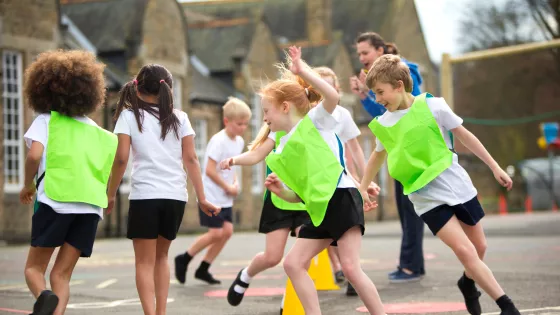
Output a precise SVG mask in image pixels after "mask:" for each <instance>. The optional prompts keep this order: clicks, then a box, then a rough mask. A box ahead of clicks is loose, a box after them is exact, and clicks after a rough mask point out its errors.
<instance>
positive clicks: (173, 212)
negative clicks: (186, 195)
mask: <svg viewBox="0 0 560 315" xmlns="http://www.w3.org/2000/svg"><path fill="white" fill-rule="evenodd" d="M186 204H187V203H186V202H184V201H180V200H172V199H137V200H136V199H135V200H130V208H129V209H128V230H127V232H126V237H127V238H129V239H135V238H141V239H156V238H158V235H161V236H162V237H164V238H166V239H168V240H170V241H171V240H174V239H175V238H176V237H177V232H178V231H179V227H180V226H181V221H182V220H183V214H184V213H185V205H186Z"/></svg>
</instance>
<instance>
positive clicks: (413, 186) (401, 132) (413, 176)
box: [369, 93, 453, 195]
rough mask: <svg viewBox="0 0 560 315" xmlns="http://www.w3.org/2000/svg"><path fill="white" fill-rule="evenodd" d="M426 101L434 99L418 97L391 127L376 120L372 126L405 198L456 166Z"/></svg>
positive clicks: (428, 95)
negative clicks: (452, 164) (402, 188)
mask: <svg viewBox="0 0 560 315" xmlns="http://www.w3.org/2000/svg"><path fill="white" fill-rule="evenodd" d="M427 97H433V96H432V95H431V94H428V93H424V94H421V95H418V96H416V98H414V103H412V106H411V107H410V110H409V111H408V113H406V114H405V115H404V116H403V117H402V118H401V119H400V120H399V121H398V122H397V123H396V124H395V125H393V126H391V127H384V126H382V125H381V124H380V123H379V121H378V120H377V117H376V118H375V119H373V120H372V121H371V123H370V124H369V128H370V129H371V131H372V132H373V133H374V135H375V136H376V137H377V138H378V139H379V141H380V142H381V143H382V144H383V146H384V147H385V150H387V166H388V169H389V174H390V175H391V177H393V178H394V179H396V180H398V181H399V182H401V184H402V185H403V187H404V194H405V195H409V194H411V193H413V192H415V191H417V190H419V189H421V188H422V187H424V186H426V185H427V184H428V183H429V182H431V181H432V180H433V179H434V178H436V177H437V176H438V175H439V174H441V173H442V172H443V171H444V170H446V169H447V168H448V167H449V166H451V163H452V162H453V153H452V152H451V151H450V150H449V148H448V147H447V144H445V140H444V139H443V136H442V134H441V131H440V129H439V127H438V124H437V122H436V119H435V118H434V115H433V114H432V112H431V111H430V108H429V107H428V103H426V98H427Z"/></svg>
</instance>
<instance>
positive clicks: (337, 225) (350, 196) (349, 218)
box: [298, 188, 365, 246]
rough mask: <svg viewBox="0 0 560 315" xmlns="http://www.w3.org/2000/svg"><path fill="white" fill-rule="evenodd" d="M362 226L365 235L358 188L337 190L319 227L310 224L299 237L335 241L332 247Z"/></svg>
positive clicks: (302, 230)
mask: <svg viewBox="0 0 560 315" xmlns="http://www.w3.org/2000/svg"><path fill="white" fill-rule="evenodd" d="M356 225H358V226H360V228H361V230H362V235H364V231H365V228H364V207H363V203H362V196H361V195H360V191H359V190H358V189H356V188H337V189H336V190H335V192H334V194H333V196H332V198H331V200H330V201H329V205H328V206H327V213H326V214H325V218H324V219H323V222H321V224H320V225H319V226H314V225H313V223H311V222H309V223H306V224H304V225H303V227H302V228H301V230H300V231H299V235H298V237H300V238H310V239H329V238H330V239H333V242H332V243H331V245H332V246H336V245H337V241H338V240H339V239H340V238H341V237H342V235H344V233H346V231H348V230H350V229H351V228H353V227H354V226H356Z"/></svg>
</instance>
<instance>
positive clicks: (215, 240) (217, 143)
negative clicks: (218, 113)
mask: <svg viewBox="0 0 560 315" xmlns="http://www.w3.org/2000/svg"><path fill="white" fill-rule="evenodd" d="M223 114H224V126H225V128H224V129H222V130H221V131H220V132H218V133H217V134H215V135H214V136H212V138H211V139H210V142H208V146H207V147H206V154H205V157H204V163H203V167H202V174H203V175H202V183H203V184H204V191H205V193H206V196H207V198H208V200H209V201H210V202H212V203H213V204H215V205H217V206H219V207H221V208H222V211H221V212H220V214H219V215H218V216H214V217H209V216H207V215H206V214H205V213H204V212H202V211H201V210H199V212H198V214H199V217H200V225H201V226H204V227H207V228H208V232H206V233H205V234H203V235H201V236H200V237H198V238H197V239H196V241H195V242H194V243H193V244H192V245H191V247H190V248H189V249H188V250H187V251H186V252H185V253H184V254H181V255H178V256H176V257H175V277H176V278H177V281H179V283H185V280H186V273H187V267H188V265H189V263H190V261H191V260H192V259H193V257H194V256H195V255H196V254H198V253H199V252H200V251H202V250H204V249H205V248H207V247H208V250H207V251H206V254H205V256H204V258H203V259H202V262H201V263H200V266H199V267H198V269H197V270H196V272H195V274H194V277H195V278H196V279H199V280H202V281H205V282H207V283H208V284H220V283H221V282H220V281H219V280H217V279H215V278H214V277H213V276H212V274H210V272H209V271H208V269H209V268H210V265H211V264H212V262H213V261H214V259H216V257H217V256H218V255H219V254H220V252H221V251H222V249H223V248H224V246H225V244H226V242H227V241H228V240H229V238H230V237H231V235H232V234H233V224H232V221H233V214H232V207H233V201H234V199H235V197H236V196H237V195H238V193H239V182H238V179H237V176H236V172H235V170H232V169H229V170H222V169H221V168H219V167H218V163H219V162H220V161H222V160H223V159H227V158H230V157H232V156H235V155H238V154H241V152H242V151H243V147H244V146H245V141H244V140H243V138H242V137H241V136H242V135H243V133H244V132H245V129H247V125H248V124H249V120H250V119H251V108H249V106H248V105H247V104H245V102H243V101H242V100H240V99H238V98H234V97H230V98H229V100H228V101H227V102H226V104H225V105H224V106H223Z"/></svg>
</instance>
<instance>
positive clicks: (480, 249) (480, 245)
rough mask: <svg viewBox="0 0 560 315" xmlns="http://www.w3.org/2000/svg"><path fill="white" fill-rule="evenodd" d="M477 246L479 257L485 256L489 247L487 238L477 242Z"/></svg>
mask: <svg viewBox="0 0 560 315" xmlns="http://www.w3.org/2000/svg"><path fill="white" fill-rule="evenodd" d="M475 247H476V252H477V253H478V257H480V259H482V258H483V257H484V255H485V254H486V249H488V243H486V240H483V241H480V242H477V243H476V244H475Z"/></svg>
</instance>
